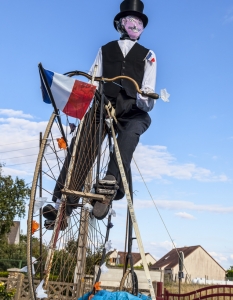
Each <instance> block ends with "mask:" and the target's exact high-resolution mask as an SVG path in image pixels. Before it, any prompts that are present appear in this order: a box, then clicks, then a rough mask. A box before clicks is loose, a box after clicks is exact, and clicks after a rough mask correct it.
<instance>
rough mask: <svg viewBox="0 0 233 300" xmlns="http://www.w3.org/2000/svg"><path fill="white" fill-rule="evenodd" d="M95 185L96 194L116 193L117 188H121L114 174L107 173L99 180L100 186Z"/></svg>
mask: <svg viewBox="0 0 233 300" xmlns="http://www.w3.org/2000/svg"><path fill="white" fill-rule="evenodd" d="M94 187H95V192H96V194H100V195H114V194H115V193H116V190H118V189H119V186H118V185H117V181H116V178H115V177H114V176H113V175H106V176H105V177H104V178H103V179H100V180H99V184H98V187H97V186H96V185H95V186H94Z"/></svg>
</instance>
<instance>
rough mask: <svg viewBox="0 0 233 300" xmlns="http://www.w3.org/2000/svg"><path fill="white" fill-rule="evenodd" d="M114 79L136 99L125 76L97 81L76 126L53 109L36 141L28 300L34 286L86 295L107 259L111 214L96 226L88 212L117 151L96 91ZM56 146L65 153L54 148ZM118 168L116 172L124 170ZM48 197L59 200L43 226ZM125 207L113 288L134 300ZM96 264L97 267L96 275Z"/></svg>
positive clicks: (51, 295)
mask: <svg viewBox="0 0 233 300" xmlns="http://www.w3.org/2000/svg"><path fill="white" fill-rule="evenodd" d="M39 68H40V72H41V76H42V80H45V79H44V78H43V69H42V66H41V65H39ZM65 75H67V76H70V77H72V76H78V75H82V76H85V77H87V78H88V79H90V80H91V79H92V78H91V76H90V75H88V74H86V73H84V72H79V71H73V72H69V73H66V74H65ZM121 77H123V78H124V79H128V80H131V81H132V82H133V83H134V84H135V86H136V88H137V90H138V92H140V93H142V92H141V91H140V90H139V88H138V86H137V83H136V82H135V81H134V80H133V79H131V78H129V77H127V76H120V77H117V78H112V79H107V78H95V80H97V81H100V88H99V90H100V91H96V92H95V95H94V98H93V100H92V102H91V104H90V106H89V108H88V110H87V112H86V114H85V116H84V117H83V118H82V120H81V121H80V120H78V119H71V118H69V117H68V116H67V115H65V114H63V113H61V112H59V111H58V110H57V109H56V107H54V112H53V113H52V115H51V117H50V120H49V122H48V125H47V127H46V130H45V132H44V135H43V138H42V140H41V145H40V151H39V154H38V158H37V163H36V168H35V172H34V178H33V184H32V190H31V199H30V204H29V212H28V233H27V236H28V247H27V249H28V250H27V262H28V263H27V265H28V280H29V291H30V299H33V300H36V299H37V298H36V296H37V294H36V288H37V285H38V282H41V286H42V287H43V290H46V292H47V299H67V297H68V296H71V295H73V298H70V299H77V298H78V297H80V296H82V295H83V294H85V293H86V292H87V291H91V290H92V289H93V283H94V282H91V284H90V285H88V284H87V281H86V278H94V281H95V282H98V281H99V278H100V275H101V266H102V265H103V264H104V262H105V259H106V247H105V245H106V243H107V241H108V238H109V233H110V229H111V226H112V224H111V210H110V213H109V214H108V216H107V217H106V218H105V219H103V220H97V219H95V218H94V217H93V215H92V214H91V212H90V211H91V205H92V203H93V201H103V200H104V196H102V195H98V194H95V193H94V191H93V186H94V184H95V183H97V182H98V179H99V178H103V177H104V175H105V173H106V170H107V166H108V161H109V157H110V155H112V152H113V144H114V149H115V150H114V151H116V150H117V148H116V146H117V145H116V136H115V129H116V130H117V124H116V123H117V120H116V119H115V115H114V109H113V108H112V107H111V104H110V102H108V101H107V99H106V98H105V96H104V95H103V93H102V92H101V91H102V87H103V84H104V82H105V81H114V80H116V79H118V78H121ZM51 97H52V96H51ZM150 97H152V98H154V99H158V97H159V96H158V95H157V94H150ZM104 111H106V113H105V114H104ZM105 117H107V118H108V119H109V120H110V126H107V125H106V122H105ZM114 123H115V124H114ZM114 128H115V129H114ZM61 142H62V143H63V145H64V144H65V147H62V146H61V144H60V143H61ZM119 167H120V168H123V165H122V166H119ZM130 177H131V176H130ZM126 184H127V183H126ZM56 185H58V186H59V188H60V191H61V195H60V196H58V195H56V193H54V186H56ZM124 187H125V190H126V196H127V195H128V196H129V197H131V199H132V196H133V193H132V178H129V192H128V193H127V189H126V186H124ZM129 194H130V195H129ZM128 196H127V197H128ZM52 197H57V198H58V197H60V198H61V204H60V206H59V210H58V213H57V217H56V220H55V221H52V222H51V221H45V223H43V221H42V209H41V206H42V203H43V201H44V200H45V198H47V203H48V202H49V201H51V199H52ZM40 203H41V204H40ZM51 203H52V202H51ZM53 204H54V203H53ZM132 209H133V208H132V205H130V206H129V210H128V255H127V257H126V262H125V266H126V267H125V268H124V275H123V278H122V280H121V283H120V287H119V288H120V289H121V290H126V291H128V292H130V293H132V294H135V295H136V294H137V293H138V284H137V277H136V274H135V272H134V270H133V262H132V257H131V249H132V240H133V238H132V231H133V226H134V229H135V222H136V219H135V217H134V213H133V214H132ZM67 215H68V216H67ZM66 216H67V217H66ZM132 216H133V218H132ZM37 224H39V225H40V226H39V227H38V226H37ZM136 229H137V228H136ZM136 231H137V230H136ZM136 235H137V234H136ZM139 242H140V241H139ZM141 247H142V246H141ZM33 257H35V258H36V261H35V260H34V259H33ZM96 265H98V266H99V270H98V272H97V274H95V266H96ZM128 265H130V268H129V269H128V268H127V266H128ZM56 284H57V285H56ZM68 286H69V288H68Z"/></svg>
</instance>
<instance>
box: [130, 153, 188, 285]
mask: <svg viewBox="0 0 233 300" xmlns="http://www.w3.org/2000/svg"><path fill="white" fill-rule="evenodd" d="M133 161H134V163H135V165H136V167H137V170H138V172H139V174H140V176H141V178H142V181H143V183H144V185H145V187H146V189H147V192H148V194H149V195H150V197H151V200H152V202H153V203H154V206H155V208H156V210H157V213H158V215H159V217H160V219H161V221H162V223H163V225H164V228H165V229H166V231H167V234H168V236H169V238H170V240H171V242H172V245H173V247H174V249H175V250H176V252H177V255H178V257H179V259H181V257H180V254H179V252H178V250H177V248H176V245H175V244H174V242H173V239H172V237H171V234H170V232H169V230H168V228H167V226H166V224H165V222H164V220H163V217H162V215H161V214H160V211H159V209H158V207H157V205H156V203H155V201H154V199H153V197H152V195H151V192H150V190H149V188H148V186H147V184H146V182H145V180H144V177H143V175H142V173H141V171H140V170H139V167H138V165H137V163H136V161H135V158H134V157H133ZM183 266H184V269H185V271H186V273H187V277H188V280H189V282H190V283H192V282H191V279H190V278H191V276H190V274H189V273H188V271H187V269H186V267H185V264H183Z"/></svg>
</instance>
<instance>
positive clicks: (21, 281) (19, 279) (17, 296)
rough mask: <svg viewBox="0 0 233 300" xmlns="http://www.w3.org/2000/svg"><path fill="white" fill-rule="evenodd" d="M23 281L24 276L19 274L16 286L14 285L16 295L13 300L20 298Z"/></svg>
mask: <svg viewBox="0 0 233 300" xmlns="http://www.w3.org/2000/svg"><path fill="white" fill-rule="evenodd" d="M23 281H24V274H22V273H19V274H18V277H17V285H16V294H15V299H14V300H20V299H22V298H21V290H22V286H23Z"/></svg>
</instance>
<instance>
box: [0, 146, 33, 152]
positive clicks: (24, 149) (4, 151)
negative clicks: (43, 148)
mask: <svg viewBox="0 0 233 300" xmlns="http://www.w3.org/2000/svg"><path fill="white" fill-rule="evenodd" d="M33 148H39V146H37V147H29V148H23V149H16V150H9V151H3V152H0V153H7V152H14V151H20V150H27V149H33Z"/></svg>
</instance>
